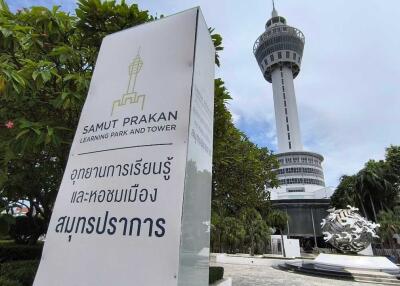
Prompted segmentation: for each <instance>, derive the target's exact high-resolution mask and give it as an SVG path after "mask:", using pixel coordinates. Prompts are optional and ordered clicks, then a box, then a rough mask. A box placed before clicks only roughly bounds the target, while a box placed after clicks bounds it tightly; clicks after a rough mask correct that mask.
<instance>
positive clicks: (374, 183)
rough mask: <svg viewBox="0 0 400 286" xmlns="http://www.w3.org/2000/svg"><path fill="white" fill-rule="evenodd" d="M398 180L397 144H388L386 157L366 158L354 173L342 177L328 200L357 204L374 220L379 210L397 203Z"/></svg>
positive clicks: (341, 205)
mask: <svg viewBox="0 0 400 286" xmlns="http://www.w3.org/2000/svg"><path fill="white" fill-rule="evenodd" d="M399 183H400V146H390V147H389V148H387V149H386V155H385V160H381V161H374V160H369V161H368V162H367V163H366V164H365V166H364V168H363V169H361V170H360V171H359V172H358V173H357V174H355V175H351V176H347V175H344V176H342V177H341V179H340V183H339V185H338V187H337V188H336V190H335V193H334V194H333V196H332V197H331V203H332V205H333V206H335V207H337V208H344V207H346V206H347V205H352V206H356V207H358V208H359V209H360V210H361V212H362V213H363V215H364V216H366V217H367V218H369V219H371V220H374V221H377V220H378V218H377V214H378V213H379V212H380V211H386V210H391V209H393V208H394V207H395V206H396V205H398V203H399V195H400V188H399V185H400V184H399Z"/></svg>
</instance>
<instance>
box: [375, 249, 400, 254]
mask: <svg viewBox="0 0 400 286" xmlns="http://www.w3.org/2000/svg"><path fill="white" fill-rule="evenodd" d="M372 251H373V252H374V255H377V256H392V255H393V254H394V253H397V256H400V249H396V250H394V249H388V248H373V249H372Z"/></svg>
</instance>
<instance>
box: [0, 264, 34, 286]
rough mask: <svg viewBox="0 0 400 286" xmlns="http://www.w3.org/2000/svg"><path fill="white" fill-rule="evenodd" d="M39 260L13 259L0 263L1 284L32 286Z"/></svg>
mask: <svg viewBox="0 0 400 286" xmlns="http://www.w3.org/2000/svg"><path fill="white" fill-rule="evenodd" d="M38 266H39V260H28V261H13V262H9V263H2V264H0V285H1V286H31V285H32V284H33V279H34V278H35V274H36V270H37V268H38Z"/></svg>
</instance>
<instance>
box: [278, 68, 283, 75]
mask: <svg viewBox="0 0 400 286" xmlns="http://www.w3.org/2000/svg"><path fill="white" fill-rule="evenodd" d="M279 70H280V71H282V66H280V67H279ZM281 75H282V73H281Z"/></svg>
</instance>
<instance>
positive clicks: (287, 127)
mask: <svg viewBox="0 0 400 286" xmlns="http://www.w3.org/2000/svg"><path fill="white" fill-rule="evenodd" d="M286 129H287V131H288V132H289V131H290V130H289V124H286Z"/></svg>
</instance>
